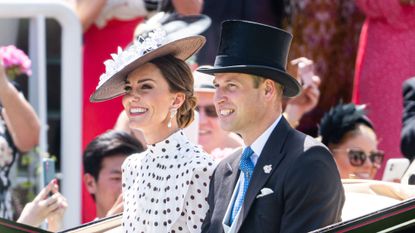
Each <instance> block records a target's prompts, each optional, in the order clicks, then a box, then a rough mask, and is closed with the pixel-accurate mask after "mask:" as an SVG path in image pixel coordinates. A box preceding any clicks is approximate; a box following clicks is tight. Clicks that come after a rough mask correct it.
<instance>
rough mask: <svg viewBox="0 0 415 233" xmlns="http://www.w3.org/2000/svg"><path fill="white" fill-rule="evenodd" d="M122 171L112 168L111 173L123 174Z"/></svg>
mask: <svg viewBox="0 0 415 233" xmlns="http://www.w3.org/2000/svg"><path fill="white" fill-rule="evenodd" d="M121 173H122V172H121V171H120V170H111V171H110V174H121Z"/></svg>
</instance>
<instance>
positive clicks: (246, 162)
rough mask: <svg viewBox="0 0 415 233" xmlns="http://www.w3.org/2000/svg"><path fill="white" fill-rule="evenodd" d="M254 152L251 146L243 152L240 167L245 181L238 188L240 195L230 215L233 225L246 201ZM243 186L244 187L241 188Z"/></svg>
mask: <svg viewBox="0 0 415 233" xmlns="http://www.w3.org/2000/svg"><path fill="white" fill-rule="evenodd" d="M253 153H254V151H253V150H252V149H251V147H249V146H248V147H247V148H245V150H244V151H243V153H242V156H241V162H240V163H239V169H241V171H242V174H243V175H244V179H245V181H244V183H243V187H242V186H239V188H238V190H239V191H238V196H236V200H235V203H234V204H233V209H232V213H231V217H230V219H229V220H230V221H229V223H230V225H232V222H233V221H234V220H235V217H236V214H237V213H238V211H239V209H240V208H241V206H242V203H244V199H245V194H246V190H248V186H249V181H251V177H252V173H253V172H254V163H252V161H251V156H252V154H253ZM241 188H242V189H241Z"/></svg>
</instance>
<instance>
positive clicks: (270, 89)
mask: <svg viewBox="0 0 415 233" xmlns="http://www.w3.org/2000/svg"><path fill="white" fill-rule="evenodd" d="M263 85H264V91H265V96H266V97H271V96H273V95H274V94H275V92H276V91H277V90H276V86H275V82H274V81H273V80H271V79H266V80H265V81H264V83H263Z"/></svg>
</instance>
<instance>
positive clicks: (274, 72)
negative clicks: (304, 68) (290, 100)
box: [197, 65, 302, 97]
mask: <svg viewBox="0 0 415 233" xmlns="http://www.w3.org/2000/svg"><path fill="white" fill-rule="evenodd" d="M197 71H199V72H202V73H205V74H215V73H245V74H252V75H258V76H261V77H264V78H269V79H272V80H274V81H276V82H278V83H280V84H281V85H283V86H284V91H283V95H284V96H285V97H295V96H297V95H299V94H300V93H301V89H302V88H301V85H300V84H299V83H298V81H297V80H296V79H295V78H294V77H292V76H291V75H289V74H288V73H287V72H285V71H283V70H279V69H276V68H273V67H269V66H258V65H233V66H226V67H215V66H214V67H212V68H199V69H198V70H197Z"/></svg>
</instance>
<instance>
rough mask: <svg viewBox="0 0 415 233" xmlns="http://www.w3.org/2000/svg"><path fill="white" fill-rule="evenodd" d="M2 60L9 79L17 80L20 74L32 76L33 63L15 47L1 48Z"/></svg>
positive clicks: (0, 56) (0, 55)
mask: <svg viewBox="0 0 415 233" xmlns="http://www.w3.org/2000/svg"><path fill="white" fill-rule="evenodd" d="M0 58H1V60H2V62H3V65H4V68H5V70H6V73H7V76H8V77H9V79H12V80H13V79H15V78H16V77H17V76H18V75H20V74H27V75H28V76H30V75H32V70H31V69H30V68H31V66H32V62H31V61H30V59H29V57H28V56H27V55H26V54H25V53H24V52H23V51H22V50H20V49H18V48H16V47H15V46H14V45H9V46H4V47H0Z"/></svg>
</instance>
